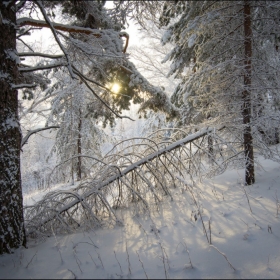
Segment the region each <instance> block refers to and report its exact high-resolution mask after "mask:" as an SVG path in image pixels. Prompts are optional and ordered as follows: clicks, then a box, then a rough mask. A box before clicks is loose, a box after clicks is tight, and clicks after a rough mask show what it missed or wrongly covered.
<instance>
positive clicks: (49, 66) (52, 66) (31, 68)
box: [18, 62, 66, 73]
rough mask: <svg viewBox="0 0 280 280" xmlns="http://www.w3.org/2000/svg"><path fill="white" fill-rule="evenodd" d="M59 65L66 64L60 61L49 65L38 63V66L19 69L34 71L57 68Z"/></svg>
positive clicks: (21, 70)
mask: <svg viewBox="0 0 280 280" xmlns="http://www.w3.org/2000/svg"><path fill="white" fill-rule="evenodd" d="M61 66H66V63H65V62H60V63H53V64H49V65H39V66H34V67H19V68H18V69H19V71H20V72H22V73H24V72H25V73H26V72H34V71H40V70H47V69H52V68H57V67H61Z"/></svg>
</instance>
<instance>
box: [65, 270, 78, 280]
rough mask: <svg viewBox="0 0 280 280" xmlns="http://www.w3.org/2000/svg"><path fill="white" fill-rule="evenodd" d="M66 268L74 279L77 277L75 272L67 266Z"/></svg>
mask: <svg viewBox="0 0 280 280" xmlns="http://www.w3.org/2000/svg"><path fill="white" fill-rule="evenodd" d="M67 270H68V271H70V272H71V273H72V275H73V276H74V279H77V276H76V274H75V273H74V272H73V271H72V270H71V269H69V268H67Z"/></svg>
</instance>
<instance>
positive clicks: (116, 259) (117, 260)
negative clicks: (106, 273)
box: [114, 251, 123, 274]
mask: <svg viewBox="0 0 280 280" xmlns="http://www.w3.org/2000/svg"><path fill="white" fill-rule="evenodd" d="M114 254H115V258H116V260H117V262H118V264H119V267H120V270H121V274H123V271H122V267H121V264H120V262H119V260H118V258H117V255H116V252H115V251H114Z"/></svg>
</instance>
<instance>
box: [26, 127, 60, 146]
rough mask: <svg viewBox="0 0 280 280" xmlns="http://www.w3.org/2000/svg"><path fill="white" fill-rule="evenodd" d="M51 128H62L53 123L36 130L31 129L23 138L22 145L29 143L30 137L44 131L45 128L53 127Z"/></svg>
mask: <svg viewBox="0 0 280 280" xmlns="http://www.w3.org/2000/svg"><path fill="white" fill-rule="evenodd" d="M51 128H60V127H59V126H57V125H53V126H48V127H41V128H37V129H34V130H30V131H28V133H27V134H26V135H25V136H24V137H23V139H22V140H21V147H23V145H25V144H26V143H27V140H28V139H29V137H30V136H31V135H32V134H34V133H37V132H40V131H43V130H47V129H51Z"/></svg>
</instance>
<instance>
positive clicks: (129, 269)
mask: <svg viewBox="0 0 280 280" xmlns="http://www.w3.org/2000/svg"><path fill="white" fill-rule="evenodd" d="M125 250H126V254H127V262H128V271H129V274H130V275H131V268H130V267H131V265H130V260H129V254H128V249H127V241H126V242H125Z"/></svg>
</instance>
